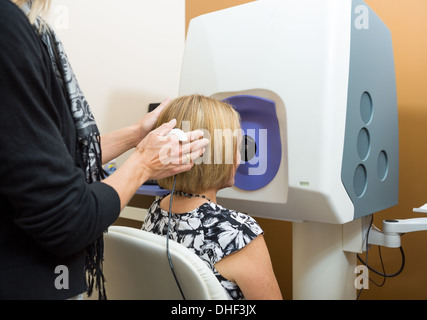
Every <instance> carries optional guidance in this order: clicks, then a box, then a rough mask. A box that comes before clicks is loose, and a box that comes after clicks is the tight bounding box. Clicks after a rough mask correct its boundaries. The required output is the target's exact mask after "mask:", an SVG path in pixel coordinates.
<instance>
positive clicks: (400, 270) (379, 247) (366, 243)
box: [356, 216, 405, 300]
mask: <svg viewBox="0 0 427 320" xmlns="http://www.w3.org/2000/svg"><path fill="white" fill-rule="evenodd" d="M373 220H374V217H373V216H372V219H371V223H370V224H369V228H368V231H367V233H366V240H365V241H366V242H365V245H366V260H365V261H363V260H362V258H361V257H360V256H359V255H357V259H358V260H359V261H360V262H361V263H362V264H363V265H365V266H366V267H367V268H368V269H369V270H371V271H373V272H374V273H376V274H378V275H380V276H382V277H384V279H383V282H382V284H378V283H376V282H375V281H374V280H372V278H369V280H370V281H371V282H372V283H374V284H375V285H376V286H378V287H382V286H383V285H384V284H385V281H386V279H387V278H392V277H396V276H397V275H399V274H401V273H402V271H403V269H404V268H405V253H404V251H403V248H402V247H399V249H400V253H401V255H402V264H401V266H400V269H399V270H398V271H397V272H395V273H392V274H387V273H386V272H385V267H384V261H383V258H382V254H381V246H378V250H379V256H380V261H381V266H382V270H383V272H380V271H378V270H375V269H374V268H372V267H371V266H369V264H368V251H369V245H368V240H369V231H370V230H371V227H372V223H373ZM362 291H363V287H362V288H361V289H360V291H359V294H358V295H357V298H356V300H358V299H359V297H360V295H361V293H362Z"/></svg>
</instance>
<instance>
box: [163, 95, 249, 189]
mask: <svg viewBox="0 0 427 320" xmlns="http://www.w3.org/2000/svg"><path fill="white" fill-rule="evenodd" d="M172 119H176V120H177V124H176V127H177V128H179V129H181V130H183V131H184V132H189V131H193V130H197V129H200V130H202V131H203V132H204V137H205V138H208V139H209V141H210V143H209V145H208V146H206V150H205V153H204V154H203V157H201V158H199V159H196V160H195V161H194V163H195V165H194V166H193V168H191V170H190V171H187V172H184V173H180V174H178V176H177V179H176V185H175V190H179V191H182V192H186V193H192V194H197V193H202V192H205V191H208V190H220V189H222V188H225V187H227V186H228V185H229V182H230V180H231V179H232V178H233V174H234V173H235V170H236V168H237V166H238V165H239V163H238V161H239V159H238V158H237V152H238V147H239V146H238V145H239V143H240V140H241V134H242V133H241V127H240V116H239V113H238V112H237V111H236V110H234V108H233V107H232V106H231V105H229V104H228V103H225V102H221V101H218V100H215V99H213V98H209V97H205V96H202V95H191V96H183V97H178V98H176V99H174V100H172V101H171V102H170V103H169V104H168V105H167V106H166V107H165V109H164V110H163V111H162V114H161V115H160V117H159V119H158V121H157V127H158V126H160V125H161V124H163V123H165V122H168V121H170V120H172ZM239 152H240V150H239ZM158 183H159V185H160V186H161V187H163V188H165V189H169V190H171V189H172V185H173V177H168V178H164V179H160V180H159V181H158Z"/></svg>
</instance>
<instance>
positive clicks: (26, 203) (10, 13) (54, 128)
mask: <svg viewBox="0 0 427 320" xmlns="http://www.w3.org/2000/svg"><path fill="white" fill-rule="evenodd" d="M48 7H49V1H48V0H33V1H26V0H0V177H1V179H0V299H69V298H73V297H76V296H81V294H82V293H83V292H84V291H85V290H87V291H88V293H89V294H91V292H92V289H93V287H94V286H95V288H96V289H98V291H99V297H100V298H105V297H106V293H105V289H104V286H103V283H104V277H103V275H102V259H103V255H102V254H103V245H102V244H103V241H102V234H103V232H104V231H105V230H106V229H107V228H108V226H110V225H111V224H112V223H113V222H114V221H115V220H116V219H117V217H118V216H119V213H120V211H121V209H123V207H124V206H125V205H126V204H127V202H128V201H129V200H130V199H131V198H132V196H133V195H134V193H135V191H136V190H137V189H138V188H139V187H140V186H141V184H143V183H144V182H145V181H146V180H148V179H159V178H163V177H167V176H170V175H174V174H176V173H179V172H184V171H188V170H190V169H191V167H192V166H193V164H192V163H191V162H190V163H187V160H182V159H187V158H188V156H187V155H189V156H190V157H189V158H190V159H196V158H197V157H199V156H200V155H201V153H202V152H203V147H204V146H205V145H207V143H208V141H207V139H200V138H201V136H202V134H203V133H202V132H201V131H193V132H191V133H189V134H188V136H189V138H190V139H189V140H190V141H192V142H191V143H187V144H185V145H180V144H179V142H178V140H177V138H176V137H174V136H166V135H167V134H168V133H169V131H170V130H171V129H172V128H173V127H174V126H175V124H176V121H175V120H172V121H171V122H169V123H167V124H165V125H163V126H161V127H159V128H157V129H156V130H153V131H151V130H152V129H153V126H154V124H155V123H156V121H157V118H158V116H159V113H160V112H161V110H162V109H163V108H164V106H165V105H166V104H167V102H165V103H163V104H162V106H160V107H159V108H158V109H156V110H155V111H153V112H151V113H149V114H147V115H146V116H145V117H144V118H142V119H141V120H140V121H138V122H137V123H135V124H133V125H131V126H129V127H126V128H123V129H120V130H117V131H115V132H113V133H110V134H107V135H105V136H102V137H101V135H100V133H99V131H98V128H97V126H96V123H95V121H94V118H93V116H92V114H91V112H90V109H89V106H88V103H87V101H86V100H85V98H84V95H83V93H82V91H81V90H80V87H79V85H78V83H77V80H76V78H75V76H74V73H73V71H72V69H71V67H70V64H69V63H68V59H67V56H66V54H65V52H64V49H63V47H62V44H61V42H60V41H59V40H58V38H57V37H56V35H55V33H54V32H53V30H52V29H51V28H50V27H49V26H48V25H47V24H46V23H44V22H43V20H42V19H40V18H39V16H40V15H41V14H43V13H44V12H46V10H47V9H48ZM132 148H135V149H134V152H133V154H132V155H131V156H130V157H129V158H128V160H127V161H126V162H125V163H124V164H123V165H122V166H121V167H120V168H119V169H118V170H117V171H116V172H115V173H114V175H111V176H109V177H107V178H105V177H104V172H103V170H102V164H103V163H106V162H108V161H109V160H111V159H113V158H115V157H117V156H119V155H120V154H122V153H123V152H125V151H127V150H129V149H132ZM162 148H167V149H163V150H172V151H171V152H169V153H168V155H169V158H168V159H166V160H167V161H166V160H165V159H162V158H161V157H160V155H161V154H165V153H164V152H161V150H162ZM59 280H60V281H59Z"/></svg>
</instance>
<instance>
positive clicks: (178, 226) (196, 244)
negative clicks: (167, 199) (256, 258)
mask: <svg viewBox="0 0 427 320" xmlns="http://www.w3.org/2000/svg"><path fill="white" fill-rule="evenodd" d="M161 200H162V199H158V200H156V201H154V203H153V204H152V205H151V207H150V209H148V211H147V216H146V218H145V221H144V223H143V225H142V230H145V231H149V232H152V233H155V234H158V235H162V236H165V237H166V234H167V229H168V212H167V211H165V210H163V209H161V208H160V201H161ZM262 233H263V230H262V229H261V227H260V226H259V225H258V223H257V222H256V221H255V220H254V219H253V218H252V217H250V216H248V215H246V214H244V213H241V212H237V211H234V210H229V209H226V208H224V207H222V206H221V205H218V204H216V203H213V202H210V203H204V204H202V205H201V206H200V207H198V208H196V209H194V210H193V211H191V212H187V213H182V214H174V213H172V219H171V230H170V234H169V236H170V239H171V240H174V241H176V242H178V243H180V244H182V245H184V246H186V247H187V248H189V249H190V250H192V251H193V252H194V253H195V254H196V255H198V256H199V257H200V258H201V259H202V260H203V261H204V262H205V263H206V264H207V265H208V266H209V267H210V268H211V269H212V271H213V272H214V274H215V276H216V277H217V279H218V280H219V282H220V283H221V285H222V286H223V287H224V289H225V291H226V293H227V294H228V297H229V299H231V300H242V299H244V296H243V293H242V291H241V290H240V288H239V287H238V285H237V284H236V283H235V282H232V281H229V280H227V279H225V278H224V277H222V276H221V275H220V274H219V272H218V271H217V270H216V269H215V264H216V263H217V262H218V261H220V260H221V259H222V258H224V257H226V256H228V255H229V254H232V253H234V252H236V251H239V250H240V249H242V248H244V247H245V246H246V245H247V244H248V243H250V242H251V241H252V240H253V239H255V238H256V237H258V236H259V235H260V234H262Z"/></svg>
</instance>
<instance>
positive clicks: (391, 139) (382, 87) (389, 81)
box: [341, 0, 399, 219]
mask: <svg viewBox="0 0 427 320" xmlns="http://www.w3.org/2000/svg"><path fill="white" fill-rule="evenodd" d="M352 13H353V19H352V34H351V47H350V49H351V54H350V74H349V88H348V103H347V119H346V133H345V141H344V154H343V162H342V173H341V177H342V182H343V184H344V186H345V189H346V191H347V193H348V195H349V197H350V198H351V201H352V202H353V204H354V207H355V213H354V219H357V218H360V217H363V216H365V215H369V214H372V213H374V212H378V211H381V210H384V209H386V208H389V207H391V206H394V205H396V204H397V202H398V185H399V136H398V115H397V97H396V78H395V71H394V58H393V46H392V40H391V34H390V31H389V30H388V29H387V27H386V26H385V25H384V23H383V22H382V21H381V20H380V19H379V18H378V16H376V14H375V13H374V12H373V11H372V10H371V9H370V8H369V7H368V6H367V5H366V4H365V3H364V2H363V1H361V0H353V4H352Z"/></svg>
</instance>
